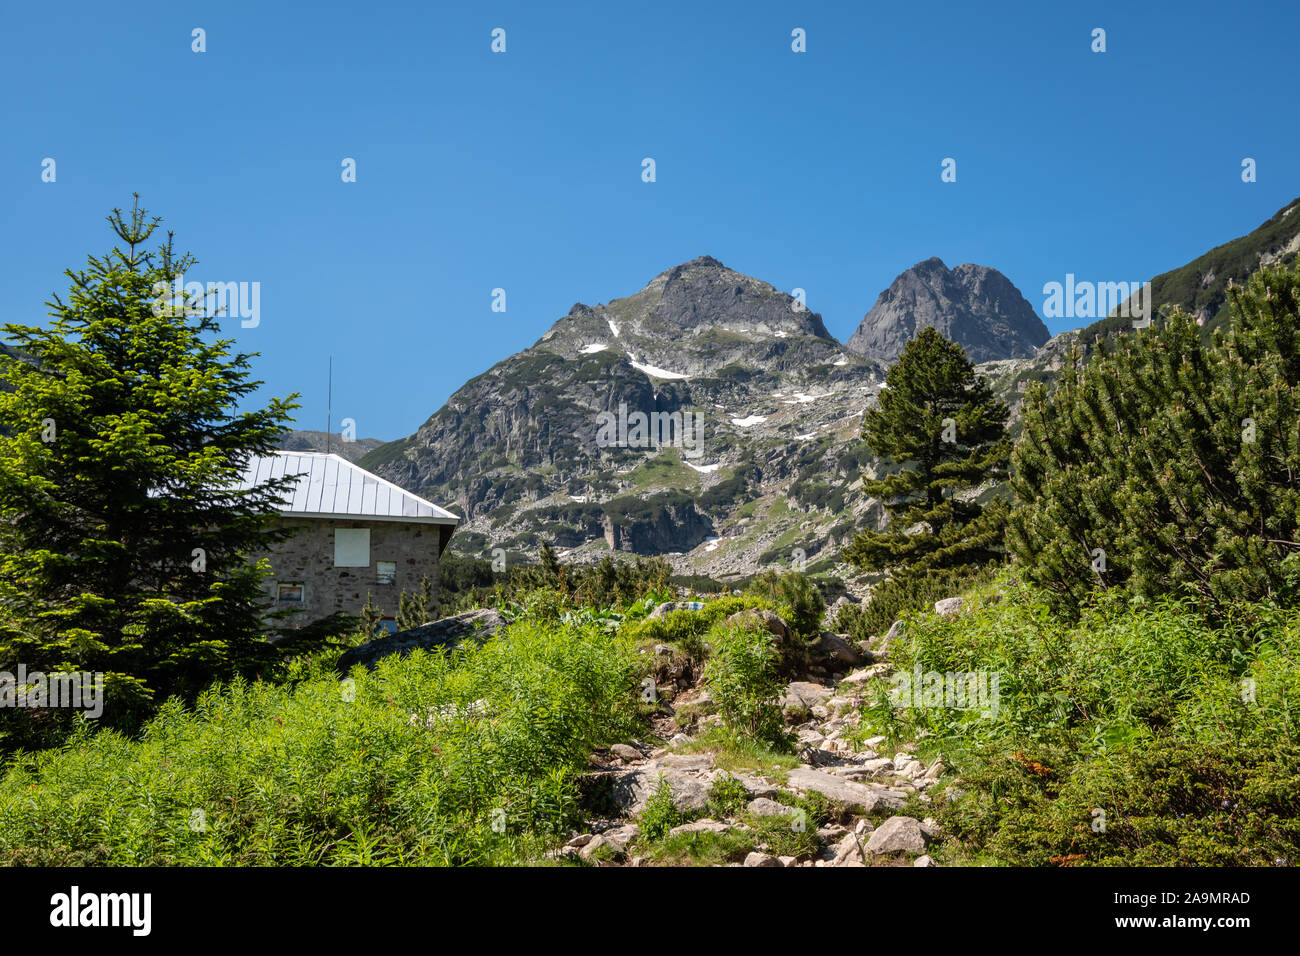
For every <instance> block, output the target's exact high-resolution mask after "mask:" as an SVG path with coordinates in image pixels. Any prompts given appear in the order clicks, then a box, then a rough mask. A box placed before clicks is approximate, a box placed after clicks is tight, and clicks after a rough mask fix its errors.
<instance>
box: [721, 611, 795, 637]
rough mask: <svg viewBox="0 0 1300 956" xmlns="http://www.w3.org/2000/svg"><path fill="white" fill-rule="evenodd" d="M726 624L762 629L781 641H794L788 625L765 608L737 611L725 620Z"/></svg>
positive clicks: (777, 615) (792, 632)
mask: <svg viewBox="0 0 1300 956" xmlns="http://www.w3.org/2000/svg"><path fill="white" fill-rule="evenodd" d="M727 623H728V624H738V625H748V626H755V627H763V628H766V629H767V630H769V631H771V632H772V633H773V634H774V635H776V637H777V638H779V639H780V640H781V641H792V640H794V631H792V630H791V629H790V625H789V624H787V623H786V622H785V621H784V620H782V618H781V616H780V615H779V614H775V613H773V612H772V611H769V610H767V609H766V608H759V607H751V608H748V609H746V610H744V611H737V612H736V613H735V614H733V615H731V617H729V618H727Z"/></svg>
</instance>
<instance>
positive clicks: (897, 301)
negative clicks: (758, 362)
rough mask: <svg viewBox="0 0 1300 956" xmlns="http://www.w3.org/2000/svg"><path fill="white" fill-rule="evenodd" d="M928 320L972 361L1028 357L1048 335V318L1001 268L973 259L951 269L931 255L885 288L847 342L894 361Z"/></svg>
mask: <svg viewBox="0 0 1300 956" xmlns="http://www.w3.org/2000/svg"><path fill="white" fill-rule="evenodd" d="M927 326H933V327H934V328H936V329H938V330H939V331H940V332H941V333H942V334H943V336H944V338H947V339H949V340H951V341H953V342H956V343H957V344H958V345H960V346H962V348H964V349H965V350H966V354H967V355H968V356H969V357H970V359H971V361H973V362H988V361H995V360H1000V359H1010V358H1028V357H1030V356H1032V355H1033V354H1034V351H1035V350H1036V349H1037V348H1038V347H1039V346H1041V345H1042V344H1043V343H1044V342H1046V341H1047V339H1048V331H1047V326H1045V325H1044V324H1043V320H1042V319H1040V318H1039V317H1038V314H1037V313H1036V312H1035V311H1034V308H1033V306H1031V305H1030V304H1029V302H1028V301H1026V300H1025V297H1024V296H1023V295H1021V294H1020V290H1018V289H1017V288H1016V287H1015V286H1014V285H1012V283H1011V280H1010V279H1008V278H1007V277H1006V276H1004V275H1003V274H1002V273H1001V272H998V271H997V270H996V269H991V268H989V267H988V266H977V265H973V264H971V263H965V264H963V265H959V266H957V267H956V268H954V269H949V268H948V267H947V266H945V265H944V264H943V261H942V260H941V259H939V258H937V257H931V258H929V259H926V260H925V261H924V262H918V263H917V264H916V265H914V266H912V268H910V269H908V270H907V271H905V272H903V273H902V274H900V275H899V276H898V277H897V278H896V279H894V281H893V282H892V283H890V286H889V288H888V289H886V290H885V291H884V292H882V293H880V297H879V298H878V299H877V300H876V304H875V305H873V306H872V307H871V311H870V312H868V313H867V314H866V315H865V316H864V317H863V319H862V323H861V324H860V325H859V326H858V330H857V331H856V332H854V333H853V337H852V338H850V339H849V341H848V344H847V348H848V349H849V350H850V351H851V352H854V353H856V354H858V355H861V356H863V357H866V358H871V359H876V360H879V361H884V362H892V361H893V360H894V359H896V358H898V356H899V355H900V354H901V353H902V351H903V347H904V346H905V345H907V343H908V342H909V341H910V340H911V339H912V338H914V337H915V336H916V333H917V332H919V331H920V330H921V329H923V328H926V327H927Z"/></svg>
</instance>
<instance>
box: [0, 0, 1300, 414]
mask: <svg viewBox="0 0 1300 956" xmlns="http://www.w3.org/2000/svg"><path fill="white" fill-rule="evenodd" d="M2 16H3V19H2V20H0V23H2V25H3V27H2V33H0V105H2V106H3V116H2V118H3V129H4V138H3V145H2V146H0V195H2V197H3V203H2V207H0V208H3V209H4V225H5V228H4V238H3V252H4V255H3V262H4V267H3V269H2V270H0V318H3V319H4V320H7V321H23V322H41V321H44V314H45V309H44V307H43V305H42V303H44V302H45V300H46V299H47V298H48V297H49V295H50V293H51V292H53V291H56V290H57V291H60V292H62V291H63V290H64V289H65V288H66V284H67V283H66V280H65V279H64V277H63V276H62V270H63V269H65V268H67V267H69V266H80V265H82V264H83V263H84V260H85V256H86V254H87V253H90V252H96V253H99V252H103V251H106V250H107V249H108V248H109V246H110V242H109V239H110V234H109V233H108V230H107V227H106V225H105V224H104V221H103V217H104V216H105V215H106V214H107V213H108V211H109V210H110V209H111V208H112V207H114V206H126V207H129V206H130V202H131V195H130V194H131V193H132V192H133V191H139V192H140V193H141V194H142V196H143V202H144V204H145V205H146V206H147V207H148V208H149V209H150V210H151V211H152V212H153V213H156V214H159V215H162V216H164V217H165V220H166V226H167V227H169V228H171V229H174V230H175V231H176V233H177V239H178V242H179V244H180V245H181V246H182V247H184V248H187V249H189V250H190V251H192V252H193V253H194V254H195V255H196V256H197V257H198V258H199V260H200V262H199V264H198V265H197V266H196V267H195V268H194V269H193V270H191V272H190V273H189V275H188V276H187V278H190V279H198V280H202V281H207V280H214V281H257V282H260V283H261V324H260V325H259V326H258V327H257V328H253V329H244V328H241V327H240V326H239V323H238V322H237V321H230V322H228V323H227V325H228V326H229V328H230V332H231V333H232V334H233V335H234V336H235V337H236V339H237V341H238V343H239V346H240V347H241V348H242V349H244V350H250V351H258V352H260V353H261V359H260V360H258V362H257V365H256V369H257V371H258V374H259V377H261V378H263V379H265V380H266V382H267V389H268V390H269V391H270V392H272V393H275V394H284V393H288V392H291V391H299V392H302V393H303V404H304V407H303V409H302V410H301V411H300V413H299V415H300V418H299V426H300V427H304V428H322V427H324V422H325V384H326V363H327V360H328V357H329V356H330V355H331V354H332V355H333V356H334V366H335V374H334V421H335V423H336V426H337V422H338V421H339V419H340V418H343V417H352V418H354V419H355V420H356V422H357V426H358V433H359V435H364V436H375V437H380V438H385V439H391V438H396V437H400V436H402V435H405V434H408V433H410V432H411V431H413V430H414V429H415V428H417V427H418V426H419V425H420V424H421V423H422V422H423V421H424V420H425V419H426V418H427V417H428V416H429V415H430V414H431V413H432V412H434V411H435V410H436V409H437V408H438V407H439V406H440V405H441V404H442V403H443V402H444V401H445V400H446V398H447V397H448V396H449V395H450V394H451V393H452V392H453V391H454V390H455V389H456V388H457V387H459V386H460V385H461V384H462V383H463V382H464V381H465V380H467V379H469V378H470V377H472V376H474V375H477V374H479V373H480V372H482V371H484V370H485V369H487V368H488V367H490V366H491V365H492V364H494V363H495V362H497V361H498V360H500V359H502V358H504V357H505V356H507V355H508V354H510V353H512V352H515V351H517V350H519V349H521V348H524V347H526V346H528V345H530V344H532V343H533V342H534V341H536V340H537V338H539V337H540V336H541V334H542V333H543V332H545V330H546V329H547V328H548V327H549V326H550V325H551V324H552V323H553V322H554V321H555V320H556V319H557V318H558V317H560V316H561V315H563V314H565V313H566V312H567V311H568V310H569V308H570V307H571V306H572V305H573V304H574V303H575V302H578V301H581V302H586V303H589V304H595V303H596V302H606V301H609V300H610V299H612V298H616V297H618V296H622V295H628V294H631V293H632V292H634V291H636V290H637V289H639V288H641V286H643V285H644V284H645V283H646V282H647V281H648V280H649V279H650V278H651V277H653V276H654V275H656V274H657V273H659V272H662V271H663V270H665V269H667V268H669V267H671V266H673V265H676V264H677V263H679V262H683V261H685V260H688V259H692V258H694V257H696V256H699V255H703V254H709V255H712V256H714V257H715V258H717V259H720V260H721V261H722V262H723V263H725V264H726V265H728V266H730V267H731V268H734V269H737V270H739V271H741V272H744V273H747V274H749V275H753V276H757V277H759V278H761V279H764V280H766V281H768V282H771V283H773V284H774V285H775V286H777V287H778V288H782V289H785V290H790V289H793V288H795V287H802V288H804V289H806V290H807V295H808V304H809V306H810V307H811V308H813V309H814V310H816V311H819V312H821V313H822V315H823V316H824V318H825V320H826V324H827V327H828V328H829V329H830V331H831V332H832V333H833V334H834V335H836V336H837V337H839V338H840V339H841V340H844V339H846V338H847V337H848V336H849V335H850V334H851V333H852V332H853V330H854V329H855V328H856V326H857V323H858V321H859V320H860V319H861V317H862V315H863V313H864V312H866V310H867V309H869V308H870V307H871V305H872V303H873V302H874V301H875V298H876V296H877V295H878V294H879V292H880V291H881V290H882V289H883V288H885V287H886V286H887V285H888V284H889V282H890V281H891V280H892V279H893V278H894V276H895V275H896V274H897V273H899V272H900V271H902V270H903V269H905V268H907V267H908V266H910V265H912V264H913V263H915V262H917V261H919V260H921V259H924V258H926V257H928V256H932V255H937V256H940V257H941V258H942V259H943V260H944V261H945V262H946V263H948V265H950V266H951V265H955V264H957V263H960V262H976V263H980V264H983V265H989V266H993V267H995V268H998V269H1000V270H1002V271H1003V272H1004V273H1006V274H1007V275H1008V276H1009V277H1010V278H1011V280H1012V281H1013V282H1015V283H1016V285H1017V286H1018V287H1019V288H1020V289H1021V291H1022V292H1023V293H1024V294H1025V296H1026V297H1027V298H1028V299H1029V301H1030V302H1031V303H1033V304H1034V306H1035V308H1037V309H1039V311H1040V314H1041V311H1042V303H1043V297H1042V294H1041V290H1042V286H1043V283H1045V282H1048V281H1053V280H1056V281H1060V280H1063V278H1064V275H1065V273H1066V272H1073V273H1075V274H1076V275H1077V276H1078V277H1079V278H1081V279H1089V278H1091V279H1094V280H1106V281H1120V280H1141V279H1147V278H1150V277H1151V276H1152V275H1154V274H1157V273H1159V272H1162V271H1164V270H1166V269H1168V268H1171V267H1174V266H1177V265H1180V264H1182V263H1183V262H1185V261H1187V260H1188V259H1190V258H1193V257H1195V256H1196V255H1199V254H1200V253H1202V252H1204V251H1206V250H1207V249H1208V248H1210V247H1212V246H1214V245H1217V244H1219V243H1221V242H1225V241H1227V240H1228V239H1231V238H1233V237H1235V236H1237V235H1241V234H1243V233H1245V232H1248V231H1250V230H1251V229H1253V228H1254V227H1255V226H1257V225H1258V224H1259V223H1260V222H1262V221H1264V220H1265V219H1267V218H1268V217H1269V216H1271V215H1272V214H1273V213H1274V212H1275V211H1276V210H1277V209H1278V208H1279V207H1281V206H1282V205H1283V204H1284V203H1286V202H1287V201H1288V200H1290V199H1292V198H1294V197H1295V196H1297V195H1300V164H1298V162H1297V160H1298V159H1300V124H1298V123H1297V122H1296V120H1297V107H1296V103H1295V64H1296V53H1295V49H1296V46H1295V45H1296V41H1297V37H1298V36H1300V29H1298V28H1300V5H1298V4H1296V3H1295V2H1294V0H1288V2H1281V0H1270V2H1264V3H1258V4H1251V5H1249V6H1247V7H1234V6H1232V5H1230V4H1223V3H1214V4H1210V3H1177V4H1174V3H1169V4H1154V3H1142V4H1138V3H1132V2H1112V3H1098V2H1090V3H1043V2H1041V0H1039V2H1032V3H1015V4H1010V3H1002V4H996V3H995V4H975V3H931V4H880V3H818V4H807V3H804V4H795V3H765V2H755V0H746V2H734V3H708V2H698V0H697V2H691V3H676V2H664V0H656V2H654V3H638V4H632V3H610V2H608V0H606V2H603V3H584V4H578V3H562V2H559V3H538V2H535V0H534V2H528V3H511V4H504V3H482V4H479V3H473V4H471V3H463V4H430V3H410V4H391V3H382V2H380V3H347V4H339V3H333V2H320V3H312V4H274V5H273V4H269V3H255V2H233V0H223V2H211V3H185V4H180V3H175V2H157V3H126V4H106V3H102V2H95V3H90V2H82V0H77V2H70V3H56V4H41V3H22V4H10V5H8V6H7V8H6V9H5V11H4V13H3V15H2ZM195 27H202V28H203V29H205V30H206V33H207V52H206V53H202V54H199V53H194V52H192V51H191V30H192V29H193V28H195ZM496 27H502V28H504V29H505V30H506V31H507V33H506V38H507V52H506V53H505V54H493V53H492V52H491V50H490V43H491V36H490V34H491V31H492V30H493V28H496ZM795 27H801V28H803V29H805V30H806V31H807V48H808V50H807V52H806V53H803V54H795V53H793V52H792V51H791V48H790V45H791V36H790V34H791V30H792V29H794V28H795ZM1095 27H1102V28H1104V29H1105V30H1106V41H1107V52H1105V53H1104V54H1097V53H1093V52H1092V51H1091V49H1090V46H1091V42H1092V40H1091V32H1092V30H1093V28H1095ZM647 156H649V157H653V158H654V159H655V161H656V163H657V177H658V181H657V182H655V183H653V184H647V183H643V182H642V181H641V160H642V159H643V158H644V157H647ZM46 157H51V158H53V159H55V161H56V163H57V167H56V169H57V180H56V182H54V183H43V182H42V181H41V163H42V160H43V159H44V158H46ZM344 157H353V158H355V159H356V161H357V164H358V165H357V180H358V181H357V182H356V183H347V184H345V183H343V182H341V180H340V172H341V167H340V164H341V161H342V160H343V158H344ZM945 157H953V158H955V159H956V160H957V182H956V183H951V184H949V183H942V182H941V181H940V175H939V174H940V162H941V160H943V159H944V158H945ZM1244 157H1252V158H1254V159H1255V160H1256V161H1257V163H1258V181H1257V182H1255V183H1252V184H1246V183H1243V182H1242V181H1241V161H1242V159H1243V158H1244ZM496 287H502V288H504V289H506V292H507V305H508V311H507V312H506V313H505V314H500V313H494V312H492V311H491V310H490V305H491V290H492V289H493V288H496ZM1078 324H1081V323H1079V322H1076V321H1071V320H1059V321H1056V322H1055V323H1054V324H1053V325H1052V331H1053V332H1058V331H1062V330H1063V329H1064V328H1066V327H1073V326H1075V325H1078Z"/></svg>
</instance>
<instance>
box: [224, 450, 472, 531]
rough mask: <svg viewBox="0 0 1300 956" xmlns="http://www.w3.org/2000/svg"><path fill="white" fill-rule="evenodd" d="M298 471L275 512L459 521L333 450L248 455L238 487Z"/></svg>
mask: <svg viewBox="0 0 1300 956" xmlns="http://www.w3.org/2000/svg"><path fill="white" fill-rule="evenodd" d="M295 474H296V475H298V476H299V477H298V483H297V484H296V485H293V486H291V487H290V488H288V489H287V490H286V492H285V495H284V503H283V505H282V506H281V508H280V511H281V512H282V513H283V514H286V515H294V516H295V517H302V518H373V519H375V520H376V521H409V522H416V523H422V524H450V525H455V524H459V523H460V519H459V518H458V517H456V516H455V515H454V514H452V513H451V512H450V511H447V510H446V509H444V508H439V507H438V506H437V505H435V504H434V503H433V502H431V501H425V500H424V499H423V498H421V497H420V496H419V495H413V494H411V493H410V492H409V491H407V490H405V489H404V488H399V487H397V485H395V484H393V483H392V482H391V481H385V480H384V479H382V478H380V477H379V476H378V475H372V474H371V473H370V472H368V471H366V470H365V469H364V468H360V467H358V466H357V465H354V464H353V463H352V462H350V461H348V460H347V459H346V458H340V457H339V456H338V455H327V454H324V453H323V452H316V451H277V452H275V453H274V454H273V455H254V456H252V457H251V458H250V459H249V461H248V464H247V466H246V467H245V469H244V475H243V478H242V479H241V480H240V482H239V485H238V487H239V488H240V490H244V489H248V488H253V487H255V486H257V485H260V484H262V483H263V482H265V481H268V480H270V479H273V478H282V477H284V476H285V475H295Z"/></svg>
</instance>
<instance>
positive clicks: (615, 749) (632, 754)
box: [609, 744, 645, 763]
mask: <svg viewBox="0 0 1300 956" xmlns="http://www.w3.org/2000/svg"><path fill="white" fill-rule="evenodd" d="M609 749H610V752H612V753H613V754H614V755H615V756H617V757H619V758H620V759H622V760H626V761H628V762H629V763H634V762H636V761H639V760H644V759H645V756H644V755H643V754H642V753H641V751H639V750H637V749H636V748H635V747H629V746H628V745H627V744H613V745H612V746H611V747H610V748H609Z"/></svg>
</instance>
